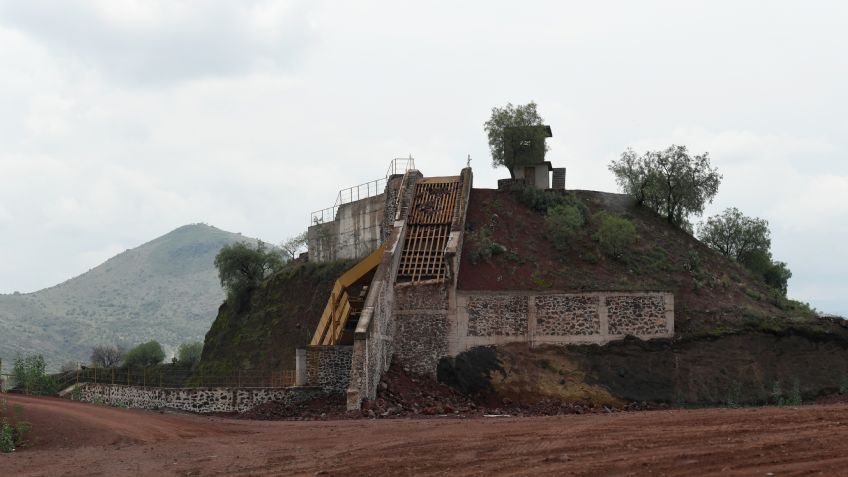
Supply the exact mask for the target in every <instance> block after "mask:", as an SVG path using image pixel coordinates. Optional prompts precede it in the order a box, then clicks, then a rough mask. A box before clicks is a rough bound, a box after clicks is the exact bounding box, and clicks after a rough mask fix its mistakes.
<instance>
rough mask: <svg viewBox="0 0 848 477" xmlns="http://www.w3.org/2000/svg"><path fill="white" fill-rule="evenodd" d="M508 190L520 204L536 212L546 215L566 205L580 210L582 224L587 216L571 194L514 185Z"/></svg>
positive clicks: (584, 208) (585, 209) (583, 205)
mask: <svg viewBox="0 0 848 477" xmlns="http://www.w3.org/2000/svg"><path fill="white" fill-rule="evenodd" d="M510 190H511V191H512V193H513V194H514V195H515V198H516V199H517V200H518V202H519V203H520V204H522V205H524V206H525V207H527V208H529V209H532V210H535V211H536V212H541V213H547V212H548V209H550V208H552V207H555V206H557V205H566V204H568V205H573V206H575V207H577V208H578V209H579V210H580V213H581V214H583V219H584V222H585V221H586V219H587V218H588V216H589V209H588V208H587V207H586V205H585V204H583V202H581V201H580V199H578V198H577V197H576V196H575V195H574V194H573V193H569V194H563V193H562V192H561V191H558V190H543V189H538V188H536V187H533V186H528V185H526V184H515V185H513V186H512V188H511V189H510Z"/></svg>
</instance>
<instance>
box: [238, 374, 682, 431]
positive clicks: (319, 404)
mask: <svg viewBox="0 0 848 477" xmlns="http://www.w3.org/2000/svg"><path fill="white" fill-rule="evenodd" d="M666 407H667V406H665V405H652V404H648V403H630V404H628V405H627V406H624V407H622V408H615V407H608V406H594V405H591V404H586V403H567V402H560V401H553V400H544V399H543V400H539V401H537V402H534V403H532V404H522V403H515V402H513V401H511V400H510V399H506V398H499V397H498V396H496V395H491V394H480V395H475V396H467V395H465V394H462V393H460V392H459V391H457V390H455V389H453V388H451V387H450V386H447V385H445V384H443V383H439V382H437V381H436V380H435V379H432V378H429V377H424V376H417V375H414V374H411V373H409V372H408V371H407V370H404V369H403V368H401V367H400V366H396V365H392V367H391V368H390V369H389V371H388V372H387V373H386V374H385V375H384V376H383V379H382V380H381V381H380V383H379V385H378V388H377V398H376V399H374V400H368V401H365V402H363V403H362V408H361V410H359V411H347V410H346V409H345V397H344V396H343V395H335V396H330V397H326V398H318V399H313V400H311V401H306V402H302V403H298V404H284V403H281V402H267V403H264V404H261V405H259V406H256V407H255V408H253V409H251V410H249V411H245V412H242V413H240V414H238V415H237V417H239V418H242V419H256V420H329V419H358V418H366V419H391V418H409V417H415V418H426V417H434V418H439V417H441V418H445V417H455V418H463V417H483V416H493V415H494V416H551V415H561V414H590V413H596V414H602V413H612V412H621V411H644V410H650V409H664V408H666Z"/></svg>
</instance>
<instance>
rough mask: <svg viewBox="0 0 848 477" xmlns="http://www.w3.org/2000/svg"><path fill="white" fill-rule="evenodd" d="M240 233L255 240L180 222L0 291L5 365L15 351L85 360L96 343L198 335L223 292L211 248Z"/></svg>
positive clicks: (56, 360)
mask: <svg viewBox="0 0 848 477" xmlns="http://www.w3.org/2000/svg"><path fill="white" fill-rule="evenodd" d="M241 241H246V242H249V243H256V242H257V240H256V239H252V238H248V237H244V236H242V235H241V234H234V233H231V232H226V231H223V230H220V229H217V228H215V227H211V226H209V225H205V224H194V225H186V226H183V227H180V228H178V229H176V230H174V231H172V232H170V233H168V234H166V235H163V236H161V237H159V238H157V239H155V240H153V241H150V242H148V243H146V244H144V245H141V246H139V247H136V248H134V249H131V250H127V251H125V252H123V253H121V254H119V255H116V256H114V257H112V258H110V259H109V260H107V261H106V262H105V263H103V264H101V265H99V266H98V267H96V268H94V269H92V270H89V271H88V272H86V273H84V274H82V275H80V276H78V277H76V278H73V279H71V280H68V281H66V282H64V283H62V284H60V285H56V286H54V287H51V288H46V289H44V290H40V291H37V292H34V293H26V294H11V295H4V294H0V358H2V359H3V369H4V372H8V370H10V369H11V366H12V360H13V359H14V357H15V355H16V353H21V354H25V353H41V354H43V355H44V357H45V359H47V361H48V363H49V365H50V367H51V368H58V367H59V366H60V365H61V364H62V363H64V362H66V361H70V360H74V361H77V360H78V361H87V360H88V358H89V356H90V353H91V347H92V346H94V345H97V344H122V345H125V346H132V345H135V344H137V343H140V342H143V341H148V340H151V339H155V340H158V341H159V342H160V343H162V345H163V346H165V347H166V348H169V349H174V348H176V347H177V346H179V344H180V343H183V342H186V341H203V336H204V334H205V333H206V332H207V331H208V330H209V326H210V325H211V323H212V321H213V320H214V319H215V315H216V314H217V312H218V307H219V306H220V305H221V302H222V301H223V300H224V296H225V293H224V291H223V290H222V288H221V285H220V283H219V281H218V274H217V270H216V269H215V265H214V260H215V255H216V254H217V253H218V251H219V250H220V249H221V247H223V246H224V245H227V244H231V243H234V242H241Z"/></svg>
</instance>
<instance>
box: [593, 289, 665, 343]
mask: <svg viewBox="0 0 848 477" xmlns="http://www.w3.org/2000/svg"><path fill="white" fill-rule="evenodd" d="M606 302H607V316H608V317H609V334H611V335H634V336H653V335H665V334H667V333H668V323H667V321H666V316H665V312H666V307H665V300H664V299H663V297H662V296H659V295H645V296H608V297H607V299H606Z"/></svg>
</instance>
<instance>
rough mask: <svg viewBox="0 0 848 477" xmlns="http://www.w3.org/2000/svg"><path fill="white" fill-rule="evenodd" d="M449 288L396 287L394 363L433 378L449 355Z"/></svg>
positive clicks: (441, 284)
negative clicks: (438, 367) (442, 359)
mask: <svg viewBox="0 0 848 477" xmlns="http://www.w3.org/2000/svg"><path fill="white" fill-rule="evenodd" d="M449 286H450V283H448V282H445V281H434V282H431V283H417V284H411V283H402V284H398V285H395V309H394V319H395V321H396V323H397V330H396V332H395V353H394V358H395V361H396V362H397V363H398V364H399V365H401V366H403V367H405V368H408V369H409V370H410V371H411V372H413V373H416V374H424V375H431V376H434V377H435V375H436V366H437V365H438V363H439V360H440V359H441V358H442V357H443V356H447V354H448V333H449V330H450V323H449V321H448V308H449V292H450V290H449Z"/></svg>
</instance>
